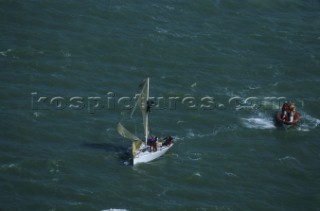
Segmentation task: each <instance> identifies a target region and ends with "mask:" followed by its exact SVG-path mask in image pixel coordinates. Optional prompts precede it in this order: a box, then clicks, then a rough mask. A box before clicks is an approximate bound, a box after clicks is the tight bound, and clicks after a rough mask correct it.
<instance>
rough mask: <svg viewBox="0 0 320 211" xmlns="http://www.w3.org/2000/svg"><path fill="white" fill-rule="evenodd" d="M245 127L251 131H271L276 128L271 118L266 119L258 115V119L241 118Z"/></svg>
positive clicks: (262, 115)
mask: <svg viewBox="0 0 320 211" xmlns="http://www.w3.org/2000/svg"><path fill="white" fill-rule="evenodd" d="M242 123H243V125H244V126H245V127H247V128H251V129H273V128H276V126H275V124H274V120H273V118H272V116H270V117H267V116H265V115H264V114H262V113H260V114H259V115H258V117H249V118H242Z"/></svg>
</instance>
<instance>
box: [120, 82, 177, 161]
mask: <svg viewBox="0 0 320 211" xmlns="http://www.w3.org/2000/svg"><path fill="white" fill-rule="evenodd" d="M149 81H150V79H149V78H147V79H146V80H145V81H143V83H142V84H141V85H140V86H139V88H140V93H139V94H138V95H137V96H138V99H137V101H136V104H135V106H134V108H133V110H132V112H131V117H132V115H133V113H134V112H135V110H136V108H137V107H139V108H140V110H141V112H142V118H143V127H144V139H145V140H144V141H142V140H141V139H140V138H138V137H137V136H135V135H134V134H132V133H131V132H130V131H128V130H127V129H126V128H125V127H124V126H123V125H122V124H121V123H120V122H119V123H118V125H117V131H118V133H119V134H120V135H121V136H123V137H124V138H126V139H129V140H131V141H132V157H133V165H136V164H138V163H147V162H150V161H152V160H154V159H156V158H159V157H160V156H162V155H163V154H165V153H166V152H167V151H168V150H169V149H170V148H171V147H172V146H173V142H172V138H171V137H166V138H165V139H164V140H162V141H156V142H155V143H154V144H156V145H155V146H154V145H153V146H150V144H149V143H148V141H150V139H149V118H148V115H149V111H150V108H151V101H150V100H149Z"/></svg>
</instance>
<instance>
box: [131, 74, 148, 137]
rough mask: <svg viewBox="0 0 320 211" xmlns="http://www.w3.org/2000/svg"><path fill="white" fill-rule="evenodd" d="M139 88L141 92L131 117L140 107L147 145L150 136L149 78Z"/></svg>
mask: <svg viewBox="0 0 320 211" xmlns="http://www.w3.org/2000/svg"><path fill="white" fill-rule="evenodd" d="M139 88H140V90H139V91H140V93H139V94H138V95H137V96H138V99H137V101H136V104H135V106H134V108H133V109H132V112H131V117H132V115H133V113H134V112H135V110H136V108H137V106H138V107H139V108H140V110H141V112H142V119H143V128H144V136H145V141H146V143H147V139H148V135H149V121H148V109H149V108H148V100H149V78H147V79H146V80H145V81H144V82H143V83H142V84H140V86H139Z"/></svg>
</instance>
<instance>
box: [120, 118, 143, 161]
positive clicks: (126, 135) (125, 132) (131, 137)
mask: <svg viewBox="0 0 320 211" xmlns="http://www.w3.org/2000/svg"><path fill="white" fill-rule="evenodd" d="M117 131H118V133H119V134H120V135H121V136H122V137H124V138H126V139H129V140H131V141H133V142H132V155H133V156H135V155H136V154H137V152H138V151H139V149H140V147H141V145H142V144H143V141H141V140H140V139H139V138H138V137H137V136H135V135H133V134H132V133H131V132H129V131H128V130H127V129H126V128H125V127H124V126H123V125H122V124H121V123H120V122H119V123H118V125H117Z"/></svg>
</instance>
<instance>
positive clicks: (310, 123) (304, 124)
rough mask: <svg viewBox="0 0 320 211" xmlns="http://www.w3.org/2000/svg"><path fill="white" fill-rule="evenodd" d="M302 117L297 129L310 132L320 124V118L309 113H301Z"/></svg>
mask: <svg viewBox="0 0 320 211" xmlns="http://www.w3.org/2000/svg"><path fill="white" fill-rule="evenodd" d="M300 117H301V120H300V123H298V125H297V130H299V131H303V132H308V131H310V130H312V129H315V128H316V127H317V126H318V125H320V119H317V118H315V117H312V116H310V115H308V114H305V113H300Z"/></svg>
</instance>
